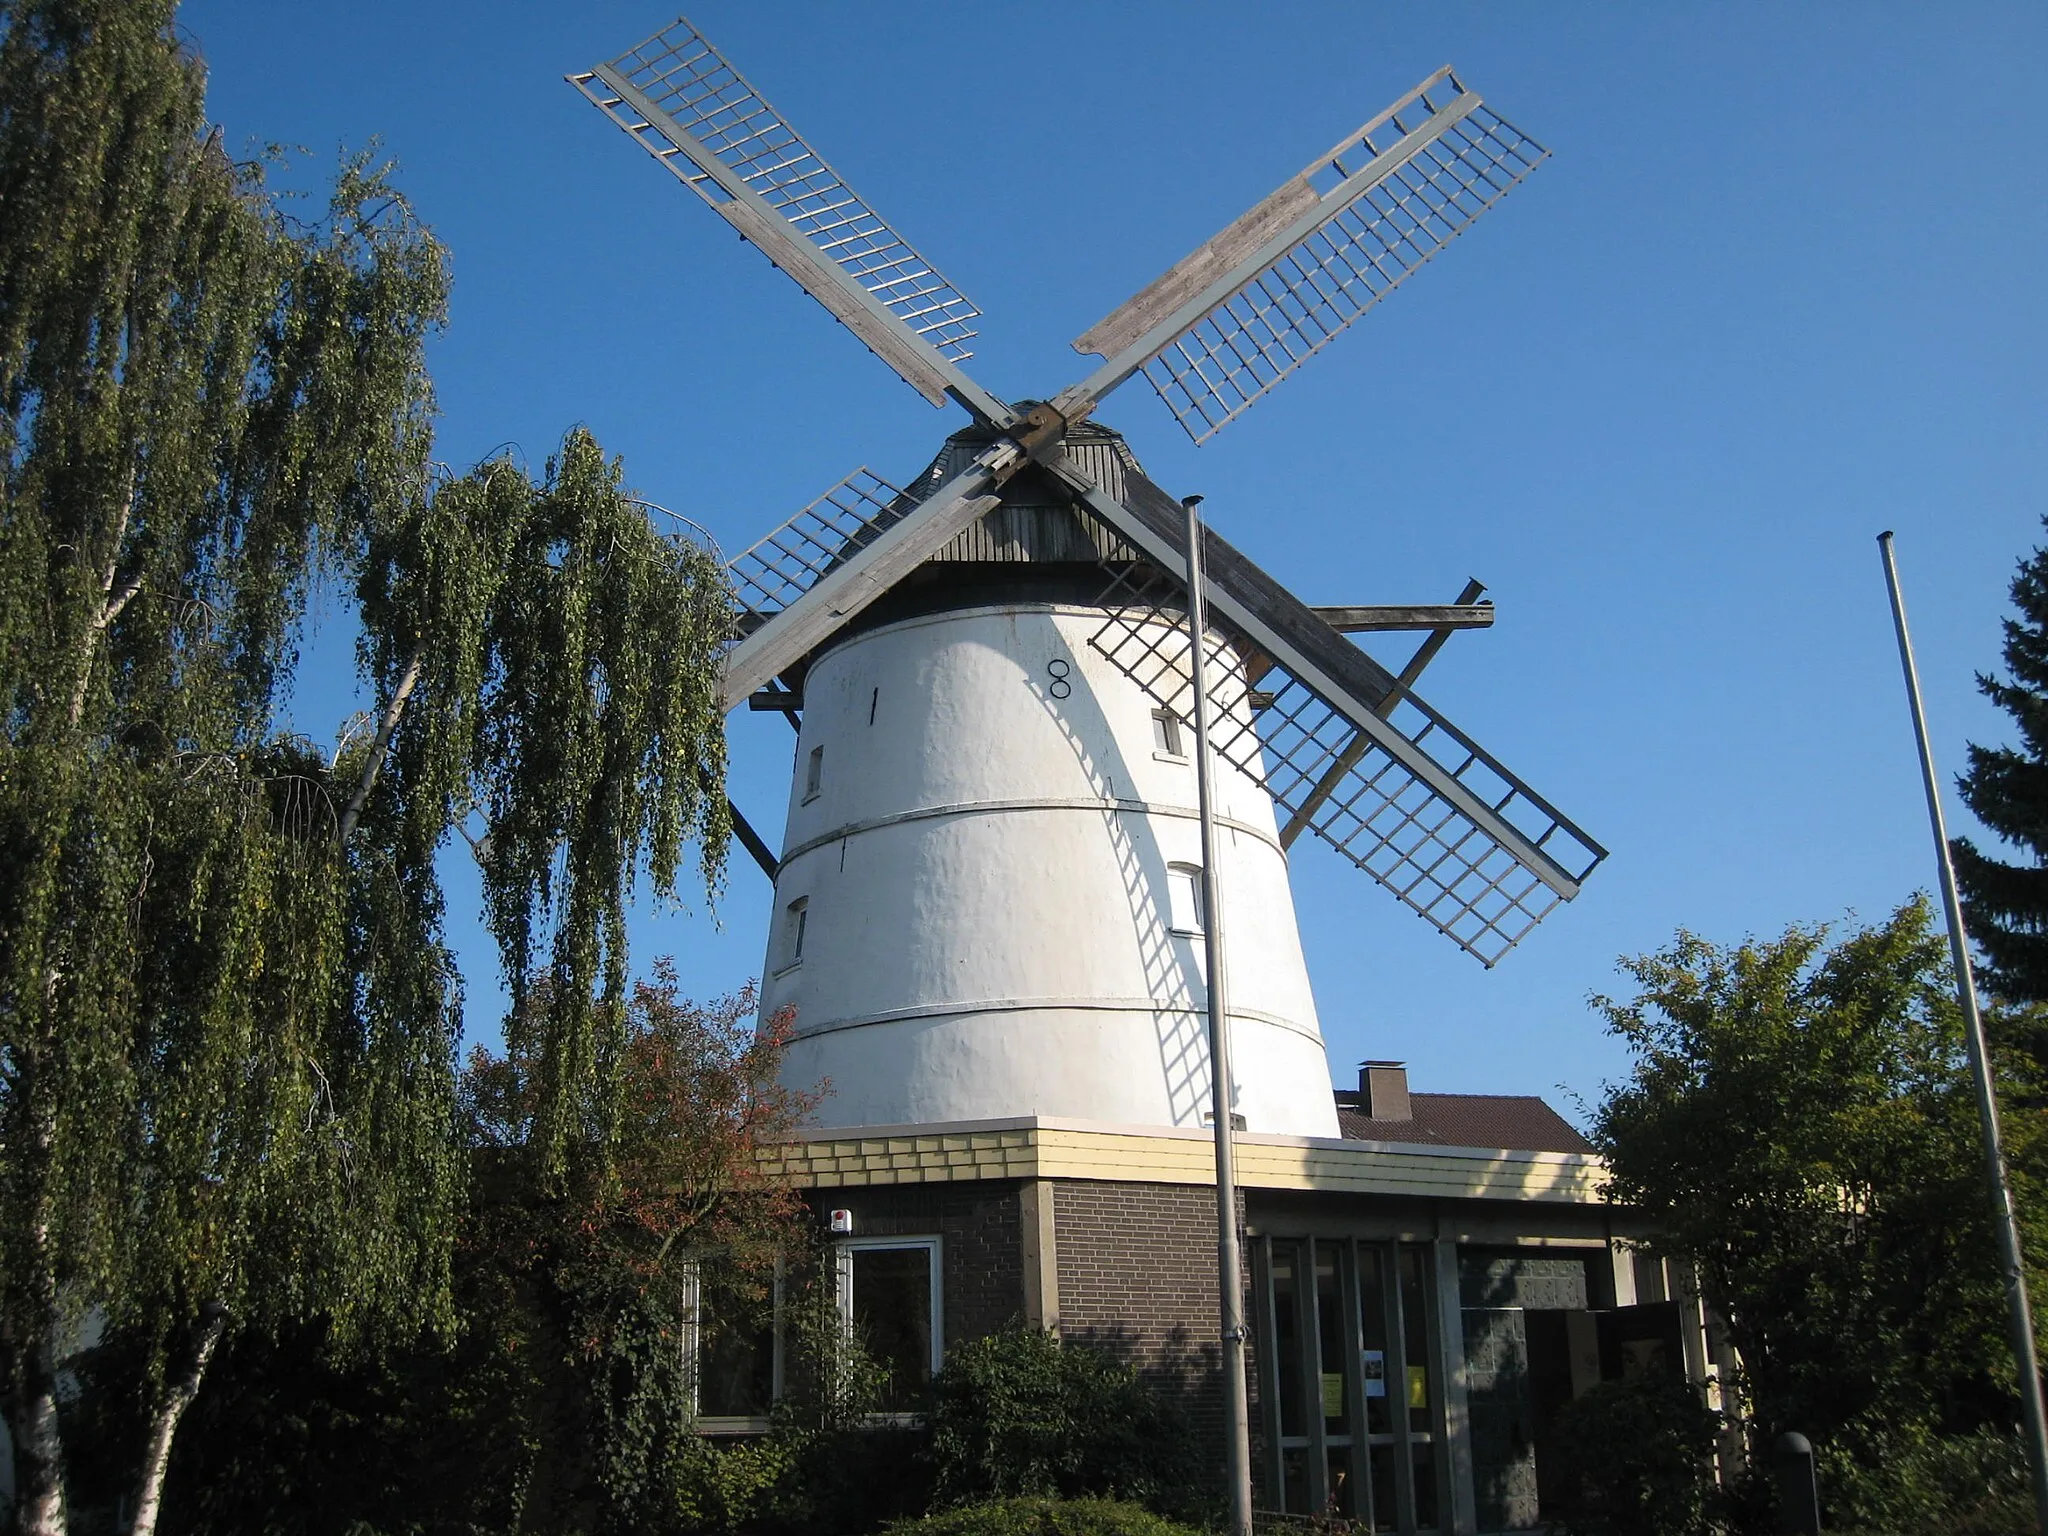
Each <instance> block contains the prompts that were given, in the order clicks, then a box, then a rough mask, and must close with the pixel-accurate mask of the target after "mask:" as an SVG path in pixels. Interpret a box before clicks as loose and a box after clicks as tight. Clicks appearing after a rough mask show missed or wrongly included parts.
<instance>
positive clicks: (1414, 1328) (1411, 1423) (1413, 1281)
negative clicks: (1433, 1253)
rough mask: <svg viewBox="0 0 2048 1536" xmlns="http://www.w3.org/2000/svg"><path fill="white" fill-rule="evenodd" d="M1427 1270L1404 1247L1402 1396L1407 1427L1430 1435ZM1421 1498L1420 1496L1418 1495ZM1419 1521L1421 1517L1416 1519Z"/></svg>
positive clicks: (1417, 1252) (1416, 1251) (1415, 1252)
mask: <svg viewBox="0 0 2048 1536" xmlns="http://www.w3.org/2000/svg"><path fill="white" fill-rule="evenodd" d="M1427 1279H1428V1267H1427V1265H1426V1264H1425V1262H1424V1259H1423V1253H1422V1250H1421V1249H1420V1248H1419V1247H1411V1246H1409V1245H1408V1244H1405V1243H1404V1244H1402V1246H1401V1342H1402V1344H1403V1345H1404V1346H1405V1347H1406V1353H1407V1356H1408V1360H1407V1365H1408V1381H1407V1385H1406V1390H1405V1391H1404V1392H1403V1393H1402V1396H1403V1398H1404V1399H1405V1400H1406V1402H1407V1404H1408V1428H1409V1429H1410V1430H1411V1431H1414V1432H1416V1433H1419V1434H1428V1433H1429V1429H1430V1425H1431V1424H1432V1423H1434V1422H1435V1416H1434V1415H1433V1414H1432V1413H1431V1412H1430V1408H1431V1407H1432V1406H1433V1404H1434V1401H1435V1384H1434V1383H1433V1382H1432V1381H1431V1380H1430V1369H1429V1362H1430V1360H1431V1359H1432V1356H1431V1354H1430V1351H1429V1294H1428V1286H1427V1285H1426V1283H1425V1282H1426V1281H1427ZM1417 1497H1418V1499H1419V1498H1420V1495H1419V1494H1418V1495H1417ZM1416 1518H1417V1519H1420V1518H1421V1517H1420V1516H1419V1515H1418V1516H1417V1517H1416Z"/></svg>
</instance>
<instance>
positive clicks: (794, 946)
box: [782, 896, 811, 971]
mask: <svg viewBox="0 0 2048 1536" xmlns="http://www.w3.org/2000/svg"><path fill="white" fill-rule="evenodd" d="M810 916H811V898H810V897H808V896H799V897H797V899H796V900H795V901H792V902H791V903H790V904H789V906H788V908H787V909H786V910H785V911H784V913H783V921H782V969H783V970H785V971H786V970H788V969H790V967H792V966H797V965H802V964H803V963H804V928H805V927H806V925H807V924H808V923H809V922H810Z"/></svg>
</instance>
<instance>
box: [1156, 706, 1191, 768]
mask: <svg viewBox="0 0 2048 1536" xmlns="http://www.w3.org/2000/svg"><path fill="white" fill-rule="evenodd" d="M1152 755H1153V756H1154V757H1171V758H1175V759H1183V758H1185V757H1186V756H1187V755H1188V754H1187V751H1186V749H1185V748H1184V747H1183V746H1182V745H1181V739H1180V716H1179V715H1176V714H1175V713H1174V712H1173V711H1172V710H1170V709H1155V710H1153V711H1152Z"/></svg>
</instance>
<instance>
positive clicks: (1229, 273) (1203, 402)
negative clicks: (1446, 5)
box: [1053, 65, 1550, 443]
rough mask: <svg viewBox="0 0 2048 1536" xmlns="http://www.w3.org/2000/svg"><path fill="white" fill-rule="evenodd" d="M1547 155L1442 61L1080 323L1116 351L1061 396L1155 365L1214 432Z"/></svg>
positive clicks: (1079, 394)
mask: <svg viewBox="0 0 2048 1536" xmlns="http://www.w3.org/2000/svg"><path fill="white" fill-rule="evenodd" d="M1549 155H1550V151H1548V150H1547V149H1545V148H1543V146H1542V145H1540V144H1538V143H1537V142H1536V141H1535V140H1534V139H1531V138H1530V137H1529V136H1528V135H1527V134H1525V133H1523V132H1522V131H1521V130H1520V129H1518V128H1516V127H1515V126H1514V125H1513V124H1511V123H1509V122H1508V121H1507V120H1506V119H1504V118H1502V117H1501V116H1500V115H1499V114H1497V113H1495V112H1493V111H1492V110H1491V109H1490V108H1488V107H1487V106H1486V104H1485V103H1484V101H1483V100H1482V99H1481V98H1480V97H1479V95H1478V93H1477V92H1474V91H1471V90H1469V89H1467V88H1466V87H1465V86H1464V84H1463V83H1462V82H1461V81H1459V79H1458V77H1457V76H1456V74H1454V73H1453V72H1452V70H1451V67H1450V66H1449V65H1445V66H1444V67H1443V68H1442V69H1440V70H1438V71H1437V72H1436V73H1435V74H1433V75H1431V76H1430V77H1429V78H1428V79H1426V80H1424V81H1423V82H1422V83H1421V84H1420V85H1418V86H1416V87H1415V88H1414V89H1413V90H1412V91H1410V92H1408V93H1407V95H1405V96H1403V97H1401V98H1400V99H1399V100H1398V101H1396V102H1395V103H1394V104H1393V105H1392V106H1390V107H1388V108H1387V109H1386V110H1385V111H1383V112H1381V113H1380V114H1379V115H1378V116H1377V117H1375V118H1373V119H1372V120H1371V121H1370V122H1368V123H1366V124H1365V125H1364V126H1363V127H1362V128H1360V129H1359V130H1358V131H1357V132H1356V133H1353V134H1350V135H1347V136H1346V137H1345V138H1344V139H1343V140H1342V141H1340V142H1339V143H1338V144H1337V145H1336V146H1335V147H1334V148H1332V149H1331V150H1330V151H1329V152H1328V153H1327V154H1324V155H1320V156H1318V157H1317V158H1316V159H1315V160H1313V161H1311V162H1310V163H1309V165H1308V166H1307V167H1306V168H1305V169H1304V170H1303V171H1301V173H1300V174H1298V175H1296V176H1294V177H1292V178H1291V179H1289V180H1288V181H1287V182H1285V183H1283V184H1282V185H1281V186H1280V187H1279V188H1278V189H1277V190H1276V191H1274V192H1273V193H1272V194H1271V195H1270V196H1268V197H1266V198H1264V199H1263V200H1261V201H1260V202H1259V203H1257V204H1255V205H1254V206H1253V207H1252V208H1251V209H1250V210H1248V211H1247V212H1246V213H1244V214H1243V215H1241V216H1240V217H1239V218H1238V219H1236V220H1235V221H1233V222H1232V223H1231V224H1229V225H1228V226H1226V227H1225V228H1224V229H1223V230H1221V231H1220V232H1219V233H1217V234H1216V235H1214V236H1213V237H1211V238H1210V239H1209V240H1207V241H1205V242H1204V243H1203V244H1202V245H1200V246H1197V247H1196V248H1195V250H1194V251H1193V252H1191V253H1190V254H1189V255H1187V256H1186V257H1184V258H1182V260H1180V261H1179V262H1177V263H1176V264H1175V265H1174V266H1172V267H1170V268H1168V269H1167V271H1166V272H1164V273H1162V274H1161V275H1160V276H1159V277H1158V278H1156V279H1154V280H1153V281H1152V282H1151V283H1150V284H1148V285H1147V286H1146V287H1145V288H1143V289H1141V290H1140V291H1139V292H1138V293H1137V294H1136V295H1134V296H1133V297H1132V298H1130V299H1128V300H1126V301H1125V302H1124V303H1123V304H1122V305H1120V306H1118V308H1116V309H1115V310H1113V311H1112V312H1111V313H1110V314H1109V315H1107V316H1105V317H1104V318H1103V319H1102V320H1101V321H1099V322H1097V323H1096V324H1095V325H1094V326H1092V327H1090V328H1089V329H1088V330H1087V331H1085V332H1083V333H1082V335H1081V336H1079V337H1078V338H1076V340H1075V341H1074V349H1075V350H1076V351H1077V352H1082V353H1094V354H1096V355H1098V356H1101V357H1103V358H1104V359H1105V361H1104V363H1103V364H1102V366H1101V367H1100V368H1098V369H1096V370H1095V372H1094V373H1092V374H1090V375H1089V376H1088V377H1087V378H1086V379H1084V380H1082V381H1081V382H1080V383H1078V384H1076V385H1074V386H1073V387H1072V388H1070V389H1068V390H1066V391H1065V392H1063V393H1062V394H1061V395H1060V396H1058V397H1057V398H1056V399H1055V400H1054V402H1053V404H1054V406H1055V408H1057V409H1058V410H1060V411H1061V412H1062V413H1064V414H1065V415H1067V416H1068V417H1069V418H1078V417H1079V416H1083V415H1086V414H1087V413H1088V412H1089V411H1091V410H1093V409H1094V408H1095V406H1096V405H1097V404H1098V403H1099V402H1100V401H1101V400H1102V399H1103V398H1104V397H1105V396H1107V395H1108V394H1109V393H1110V391H1111V390H1114V389H1115V388H1117V387H1118V386H1119V385H1121V384H1123V383H1124V382H1125V381H1126V380H1128V379H1129V378H1130V377H1131V375H1132V374H1134V373H1139V372H1142V373H1143V374H1144V375H1145V378H1146V381H1147V382H1148V383H1150V384H1151V385H1152V387H1153V389H1154V390H1155V391H1156V392H1157V393H1158V395H1159V398H1160V399H1161V400H1162V401H1164V402H1165V404H1166V407H1167V409H1168V410H1169V411H1170V412H1172V414H1173V417H1174V420H1176V421H1178V422H1179V423H1180V424H1181V427H1182V429H1183V430H1185V431H1186V432H1187V434H1188V435H1189V436H1190V437H1191V438H1193V439H1194V440H1195V442H1197V443H1204V442H1207V441H1208V440H1209V439H1210V438H1211V437H1213V436H1215V435H1216V433H1217V432H1219V431H1221V430H1222V428H1223V427H1225V426H1226V425H1228V424H1229V423H1230V422H1231V421H1234V420H1235V419H1236V418H1237V417H1238V416H1241V415H1242V414H1243V413H1244V412H1245V411H1246V410H1248V409H1249V408H1250V407H1251V406H1252V404H1253V403H1254V402H1255V401H1257V400H1258V399H1260V398H1261V397H1262V396H1263V395H1265V394H1266V393H1267V392H1268V391H1269V390H1271V389H1272V388H1273V387H1274V386H1275V385H1277V384H1278V383H1279V382H1280V381H1281V380H1282V379H1284V378H1286V377H1287V376H1288V375H1289V374H1291V373H1293V372H1294V371H1295V369H1297V368H1299V367H1300V366H1301V365H1302V364H1303V363H1304V362H1306V361H1307V360H1308V359H1309V358H1310V357H1312V356H1314V355H1315V354H1316V353H1317V352H1320V351H1321V350H1322V349H1323V348H1324V347H1326V346H1328V345H1329V344H1330V342H1332V341H1334V340H1335V339H1336V337H1337V336H1338V334H1339V333H1340V332H1342V331H1344V330H1345V329H1347V328H1348V327H1349V326H1350V325H1351V324H1352V323H1353V322H1355V321H1356V320H1357V319H1358V318H1359V316H1361V315H1363V314H1364V313H1365V312H1366V311H1367V310H1368V309H1370V308H1372V306H1373V305H1374V304H1376V303H1378V302H1379V301H1380V300H1381V299H1382V298H1384V297H1386V295H1387V294H1389V293H1391V292H1392V291H1393V290H1394V289H1395V288H1396V287H1397V286H1399V285H1400V283H1401V282H1402V281H1403V280H1404V279H1405V278H1407V277H1408V276H1409V275H1410V274H1411V273H1413V272H1414V271H1416V270H1417V269H1418V268H1420V267H1421V266H1423V265H1424V264H1425V263H1426V262H1428V261H1429V260H1430V259H1431V258H1432V257H1433V256H1435V255H1436V254H1437V253H1438V252H1439V251H1441V250H1442V249H1443V248H1444V247H1445V246H1447V245H1448V244H1450V242H1451V241H1452V240H1454V239H1455V238H1457V236H1458V235H1459V234H1461V233H1463V232H1464V230H1465V229H1466V228H1467V227H1469V226H1470V225H1471V223H1472V222H1473V221H1474V220H1475V219H1477V218H1478V217H1479V215H1480V214H1482V213H1484V212H1485V211H1486V210H1487V209H1488V208H1491V207H1492V206H1493V205H1494V204H1495V203H1496V202H1498V201H1499V200H1500V199H1501V198H1502V197H1504V196H1505V195H1506V194H1507V193H1508V192H1509V191H1510V190H1511V189H1512V188H1513V187H1515V186H1516V185H1517V184H1518V183H1519V182H1521V181H1522V179H1523V178H1524V177H1526V176H1527V175H1528V174H1529V173H1530V172H1531V171H1533V170H1534V169H1535V168H1536V167H1537V166H1538V165H1540V164H1541V163H1542V162H1543V161H1544V160H1546V159H1548V158H1549ZM1361 157H1363V161H1364V163H1362V164H1361V163H1360V159H1361Z"/></svg>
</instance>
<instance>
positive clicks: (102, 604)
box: [69, 465, 142, 730]
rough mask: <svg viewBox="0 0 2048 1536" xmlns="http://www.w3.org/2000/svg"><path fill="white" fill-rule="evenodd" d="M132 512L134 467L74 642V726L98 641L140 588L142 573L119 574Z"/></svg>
mask: <svg viewBox="0 0 2048 1536" xmlns="http://www.w3.org/2000/svg"><path fill="white" fill-rule="evenodd" d="M134 515H135V470H134V467H133V466H132V465H131V466H130V468H129V470H128V489H127V491H126V493H125V494H124V495H123V497H122V501H121V516H120V518H119V519H118V520H117V521H116V522H115V524H114V536H113V539H112V541H111V543H110V547H109V548H108V550H107V565H106V569H105V571H103V572H102V573H101V575H100V595H99V602H98V603H97V604H96V605H95V607H94V609H93V615H92V619H91V621H90V622H88V623H87V625H86V628H85V634H84V636H83V637H82V638H81V639H80V640H79V642H78V671H77V674H76V676H74V677H73V679H72V683H71V711H70V717H69V718H70V724H71V728H72V729H73V730H77V729H78V722H79V721H80V720H82V719H84V718H85V698H86V694H87V693H88V692H90V691H91V688H92V669H93V665H94V663H95V662H97V661H98V659H99V649H100V642H101V641H102V640H103V639H104V638H105V637H106V633H107V631H108V629H110V628H111V627H112V626H113V623H114V620H116V619H118V618H119V617H120V616H121V610H122V609H123V608H126V607H127V606H128V604H129V602H130V601H131V600H132V599H133V598H134V596H135V594H136V593H138V592H140V591H141V590H142V572H141V571H140V570H135V571H131V572H129V574H128V575H126V576H119V575H118V572H119V569H120V560H121V544H122V542H123V541H124V540H125V539H126V538H127V537H128V522H129V519H131V518H132V517H133V516H134Z"/></svg>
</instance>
